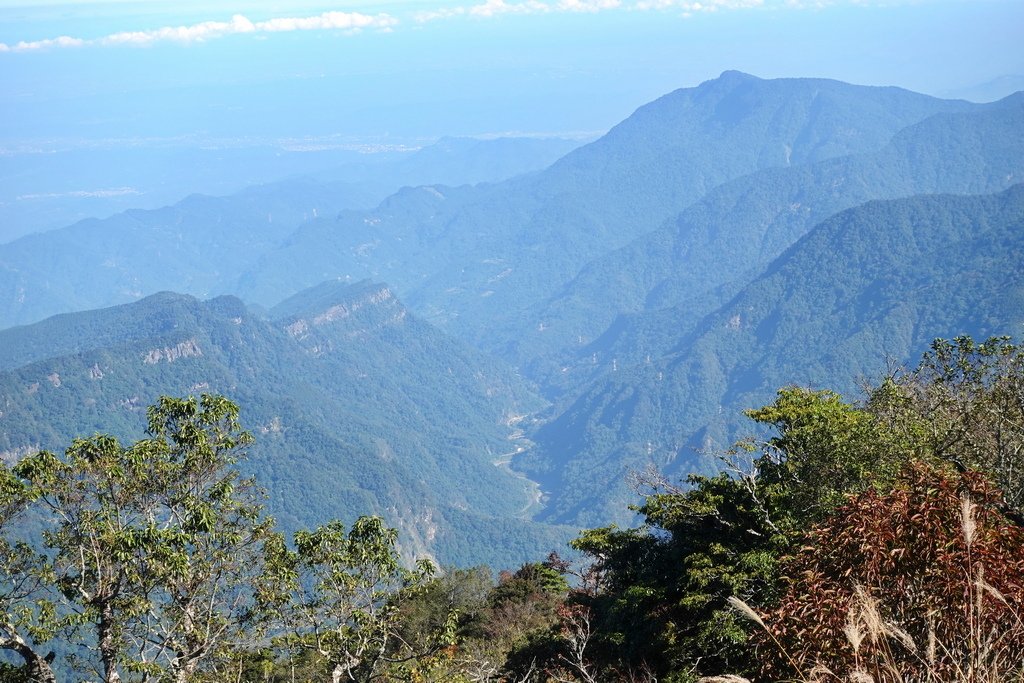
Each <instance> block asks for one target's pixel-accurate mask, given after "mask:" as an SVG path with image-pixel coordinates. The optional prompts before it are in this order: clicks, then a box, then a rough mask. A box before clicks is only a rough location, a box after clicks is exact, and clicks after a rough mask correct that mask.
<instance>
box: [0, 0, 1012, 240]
mask: <svg viewBox="0 0 1024 683" xmlns="http://www.w3.org/2000/svg"><path fill="white" fill-rule="evenodd" d="M1022 26H1024V3H1020V2H1015V1H1013V0H984V1H978V0H971V1H969V2H965V1H963V0H918V1H909V0H908V1H900V0H897V1H895V2H888V3H882V2H867V1H863V0H834V1H818V0H808V1H804V0H706V1H704V2H698V1H696V0H480V1H479V2H477V1H476V0H469V1H468V2H466V3H462V2H459V1H458V0H430V1H425V2H424V1H418V0H414V1H405V2H402V1H397V2H393V1H388V0H368V1H367V2H361V3H357V2H353V1H351V0H343V1H341V2H333V3H325V2H315V1H305V0H303V1H302V2H287V3H285V2H278V1H276V0H248V1H245V2H231V3H227V2H213V3H210V2H205V3H200V2H195V1H193V0H186V1H184V2H175V3H171V2H166V1H163V0H157V1H155V2H132V1H129V0H106V1H101V2H95V1H92V2H85V1H83V2H64V3H50V2H45V1H32V0H29V1H25V0H22V1H20V2H0V81H2V83H3V84H4V87H3V88H2V89H0V108H2V111H3V127H2V129H0V181H2V184H3V189H2V190H0V220H2V221H3V222H4V228H3V229H2V230H0V241H4V240H5V239H11V238H13V236H16V235H18V234H24V233H27V232H32V231H35V230H39V229H48V228H52V227H57V226H59V225H62V224H63V223H62V221H63V220H65V218H64V217H65V216H66V215H67V216H71V215H74V216H78V217H81V216H86V215H108V214H109V213H110V212H112V211H115V210H122V209H124V208H128V207H132V206H140V207H153V206H158V205H161V204H164V203H168V202H171V201H175V200H177V199H179V198H180V197H182V196H184V195H185V194H187V193H191V192H207V193H224V192H227V191H233V190H235V189H238V188H240V187H242V186H244V185H245V184H247V183H253V182H266V181H269V180H274V179H277V178H279V177H284V176H286V175H289V174H291V173H296V172H303V171H304V170H308V169H313V168H317V167H318V166H317V165H318V164H319V165H323V164H325V163H328V162H327V161H325V160H322V159H319V158H315V157H314V155H309V156H308V158H305V157H302V156H301V155H302V153H304V152H317V153H318V154H321V155H323V153H325V152H326V153H331V154H334V153H336V154H337V155H340V156H338V157H337V158H338V159H341V158H343V155H344V154H353V153H355V152H372V151H379V150H396V149H397V150H402V149H414V148H417V147H419V146H422V145H425V144H429V143H430V142H432V141H434V140H436V139H438V138H439V137H442V136H476V137H494V136H504V135H526V136H563V137H575V138H581V139H582V138H588V137H595V136H597V135H600V134H601V133H603V132H604V131H607V130H608V129H609V128H610V127H612V126H614V125H615V124H617V123H618V122H620V121H621V120H623V119H624V118H626V117H627V116H629V115H630V114H631V113H632V112H633V111H634V110H635V109H636V108H637V107H639V106H642V105H643V104H645V103H647V102H649V101H651V100H653V99H656V98H657V97H660V96H662V95H664V94H666V93H668V92H671V91H673V90H675V89H678V88H683V87H692V86H696V85H698V84H699V83H701V82H703V81H706V80H708V79H712V78H715V77H717V76H718V75H719V74H720V73H722V72H723V71H726V70H732V69H735V70H740V71H744V72H747V73H750V74H753V75H755V76H758V77H761V78H777V77H822V78H833V79H838V80H843V81H847V82H851V83H857V84H864V85H895V86H900V87H904V88H908V89H911V90H915V91H918V92H923V93H928V94H934V95H939V96H947V97H949V96H952V97H972V98H974V99H979V100H980V99H995V98H998V97H1000V96H1002V95H1005V94H1007V93H1008V92H1011V91H1013V90H1016V89H1020V88H1021V87H1024V76H1022V74H1024V47H1022V45H1024V40H1021V37H1022V36H1021V35H1020V34H1021V33H1022V31H1021V27H1022ZM232 150H235V151H232ZM237 150H263V151H260V152H258V154H259V155H260V156H261V159H262V161H261V164H262V165H261V166H260V168H259V170H258V171H257V169H256V168H255V166H253V165H252V164H251V163H250V161H249V160H248V158H251V156H252V155H251V154H249V157H247V159H246V160H243V159H241V157H240V158H239V159H237V160H234V161H232V159H233V158H234V156H238V152H237ZM97 152H103V154H97ZM278 153H288V154H291V155H292V158H291V159H290V160H289V163H287V164H284V163H282V166H281V169H280V171H281V173H280V174H277V175H275V173H276V170H275V168H274V163H273V162H274V155H275V154H278ZM247 154H248V153H247ZM218 155H219V156H218ZM213 157H218V158H217V159H214V158H213ZM264 166H265V168H264ZM236 168H237V169H238V170H237V173H236V172H235V171H234V170H233V169H236ZM53 201H61V202H74V203H75V206H74V207H73V208H74V211H73V212H72V213H70V214H67V213H59V212H58V213H52V212H51V207H49V205H47V204H46V202H51V203H52V202H53Z"/></svg>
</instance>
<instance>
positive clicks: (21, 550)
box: [0, 465, 57, 683]
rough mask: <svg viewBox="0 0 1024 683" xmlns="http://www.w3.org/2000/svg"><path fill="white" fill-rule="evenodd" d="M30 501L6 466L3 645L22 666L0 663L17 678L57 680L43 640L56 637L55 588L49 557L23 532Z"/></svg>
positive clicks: (0, 477)
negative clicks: (51, 589)
mask: <svg viewBox="0 0 1024 683" xmlns="http://www.w3.org/2000/svg"><path fill="white" fill-rule="evenodd" d="M27 504H28V496H27V495H26V490H25V486H24V485H23V483H22V482H21V481H20V480H19V479H18V478H17V477H16V476H15V475H14V473H13V472H11V470H10V469H8V468H7V467H6V466H2V465H0V615H2V619H0V649H5V650H11V651H12V652H14V653H15V654H17V655H18V656H19V657H21V658H22V660H23V661H24V665H23V666H22V667H20V668H19V667H13V666H10V665H0V666H2V667H4V668H0V679H2V680H5V681H6V680H10V681H16V682H17V683H22V682H23V681H24V682H25V683H55V682H56V677H55V676H54V673H53V670H52V669H51V668H50V658H51V656H52V655H44V654H42V652H41V650H40V649H39V644H40V643H45V642H46V641H48V640H50V639H51V638H52V637H53V636H54V633H55V628H56V626H57V622H56V619H55V615H54V603H53V601H52V600H51V599H50V598H51V597H52V596H51V595H50V593H49V590H48V589H49V587H50V586H51V585H52V577H51V575H50V573H49V571H48V565H47V558H46V557H45V556H44V555H41V554H40V553H39V552H37V551H36V550H35V549H34V548H33V547H32V546H31V545H30V544H29V543H27V542H26V541H25V540H24V539H23V538H19V537H18V536H17V532H18V531H21V530H23V529H24V527H25V523H26V515H25V508H26V506H27Z"/></svg>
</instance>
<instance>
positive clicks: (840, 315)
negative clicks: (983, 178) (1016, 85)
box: [517, 185, 1024, 524]
mask: <svg viewBox="0 0 1024 683" xmlns="http://www.w3.org/2000/svg"><path fill="white" fill-rule="evenodd" d="M1022 258H1024V185H1015V186H1013V187H1011V188H1010V189H1008V190H1006V191H1004V192H1002V193H999V194H995V195H980V196H979V195H974V196H954V195H921V196H915V197H910V198H904V199H896V200H889V201H872V202H868V203H866V204H863V205H861V206H858V207H856V208H853V209H849V210H846V211H843V212H840V213H838V214H836V215H835V216H833V217H831V218H829V219H828V220H826V221H824V222H822V223H820V224H819V225H817V226H816V227H815V228H814V229H813V230H811V231H810V232H809V233H808V234H807V235H806V236H805V237H803V238H801V239H800V240H799V241H798V242H797V243H796V244H795V245H793V246H792V247H791V248H789V249H787V250H786V251H785V252H784V253H783V254H782V255H781V256H780V257H779V258H778V259H776V260H775V261H774V262H773V263H772V264H771V265H770V266H769V267H768V268H767V269H766V270H765V271H764V272H763V273H762V274H761V275H760V276H758V277H757V278H755V279H754V280H752V281H751V282H750V283H749V284H747V285H746V286H745V287H743V288H742V289H741V290H740V291H739V293H738V294H737V295H736V296H735V297H733V298H732V299H731V300H730V301H729V302H728V303H727V304H726V305H724V306H722V307H721V308H719V309H718V310H717V311H715V312H713V313H711V314H710V315H708V316H706V317H705V318H704V319H703V320H701V321H700V322H699V324H698V325H697V326H696V327H695V328H694V330H693V331H692V332H689V333H687V332H684V333H682V334H679V335H677V336H676V337H675V343H674V344H673V346H672V348H671V349H670V350H669V352H667V353H665V354H664V355H662V356H660V357H654V358H653V359H651V360H650V361H649V362H641V363H638V364H636V365H628V366H627V365H623V366H622V367H621V368H619V369H618V370H617V371H615V372H609V373H607V374H606V375H605V376H603V377H601V378H599V379H597V380H595V381H594V382H593V383H592V384H591V385H590V386H588V387H587V389H586V390H585V391H583V392H580V394H579V395H578V396H577V397H576V398H575V401H574V402H573V403H572V405H570V406H569V407H568V408H567V409H565V410H564V411H562V412H561V413H560V414H558V415H557V416H555V417H554V419H552V420H550V421H549V422H547V423H545V424H543V425H541V426H540V427H539V428H538V429H537V430H536V433H535V434H533V435H532V437H533V439H534V440H535V441H536V443H537V449H535V450H534V451H532V452H531V453H530V454H528V455H527V456H526V457H524V458H522V459H520V460H519V461H518V463H517V464H518V465H519V466H520V467H522V468H523V469H524V471H525V472H527V473H528V474H529V475H530V476H532V477H533V478H535V479H538V480H539V481H540V482H541V484H542V486H543V487H544V488H545V490H546V491H548V492H549V493H550V496H551V498H550V502H549V506H548V508H547V509H546V510H545V512H544V514H543V516H542V518H543V519H546V520H550V521H558V522H567V521H570V520H571V521H573V522H575V523H581V524H595V523H607V520H609V519H614V518H615V517H616V516H617V515H619V516H620V515H621V513H622V509H623V508H622V504H623V502H624V501H626V500H628V499H630V495H629V491H628V490H627V488H626V485H625V479H626V474H627V473H628V472H629V471H630V470H642V469H643V468H644V467H646V466H648V465H650V464H653V465H655V466H657V467H658V468H660V469H661V470H663V471H666V472H668V473H670V474H672V473H674V474H676V475H685V474H686V473H687V472H690V471H709V470H712V469H715V468H716V467H717V463H716V462H715V460H714V457H713V455H714V453H720V452H722V451H723V450H724V449H725V447H727V446H728V445H729V443H730V442H731V441H732V440H733V439H735V438H737V437H738V436H739V435H741V434H742V433H743V431H744V430H745V429H748V427H746V426H743V425H742V424H740V423H739V421H738V420H737V418H738V416H739V415H740V414H741V411H742V410H743V409H747V408H752V407H757V406H759V405H763V404H764V403H767V402H769V401H770V400H771V397H772V394H773V392H774V391H775V390H776V389H777V388H778V387H781V386H784V385H787V384H800V385H807V386H812V387H830V388H835V389H838V390H840V391H844V392H846V393H847V394H848V395H850V396H854V397H855V396H856V389H857V387H856V384H855V382H856V378H858V377H872V376H874V375H877V374H878V373H879V372H881V371H883V370H884V369H885V364H886V362H887V361H898V362H909V361H910V360H912V359H913V358H915V357H917V356H918V355H919V354H920V353H921V352H923V351H924V350H925V349H926V348H927V346H928V344H929V343H930V342H931V341H932V340H933V339H934V338H936V337H951V336H955V335H959V334H970V335H973V336H975V337H976V338H984V337H987V336H989V335H996V334H1012V335H1017V336H1019V335H1021V334H1022V333H1024V271H1022V270H1021V268H1020V264H1021V262H1022ZM566 454H570V455H569V456H568V457H566ZM596 491H602V492H603V494H602V495H601V496H596V495H595V492H596Z"/></svg>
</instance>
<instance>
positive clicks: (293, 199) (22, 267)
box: [0, 138, 578, 327]
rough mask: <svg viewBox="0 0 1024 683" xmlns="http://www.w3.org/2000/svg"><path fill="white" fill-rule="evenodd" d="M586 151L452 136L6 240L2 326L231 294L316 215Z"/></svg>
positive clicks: (547, 142)
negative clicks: (415, 187) (316, 174)
mask: <svg viewBox="0 0 1024 683" xmlns="http://www.w3.org/2000/svg"><path fill="white" fill-rule="evenodd" d="M577 145H578V142H576V141H573V140H560V139H530V138H513V139H495V140H472V139H460V138H446V139H443V140H441V141H439V142H437V143H436V144H434V145H431V146H428V147H425V148H423V149H421V150H419V151H417V152H413V153H405V154H403V155H399V156H396V155H394V154H391V155H381V158H378V159H366V160H364V161H362V162H359V163H349V164H346V165H343V166H339V167H337V168H334V169H332V170H330V171H328V172H324V173H323V174H321V175H322V176H324V177H325V178H326V180H316V179H313V178H309V177H296V178H292V179H289V180H284V181H279V182H274V183H268V184H264V185H258V186H253V187H249V188H247V189H245V190H242V191H240V192H236V193H235V194H232V195H228V196H224V197H211V196H205V195H192V196H189V197H187V198H186V199H184V200H182V201H180V202H177V203H176V204H173V205H171V206H165V207H163V208H158V209H148V210H140V209H132V210H128V211H124V212H122V213H119V214H116V215H114V216H111V217H109V218H106V219H102V220H100V219H95V218H92V219H87V220H83V221H80V222H78V223H75V224H74V225H70V226H67V227H64V228H61V229H59V230H52V231H49V232H45V233H39V234H33V235H29V236H26V237H23V238H21V239H17V240H15V241H13V242H10V243H8V244H0V327H8V326H10V325H15V324H25V323H29V322H34V321H37V320H40V319H41V318H43V317H46V316H49V315H53V314H55V313H62V312H69V311H76V310H86V309H91V308H95V307H98V306H108V305H111V304H116V303H126V302H129V301H134V300H136V299H138V298H140V297H142V296H146V295H148V294H152V293H154V292H157V291H160V290H164V289H173V290H175V291H181V292H184V293H188V294H192V295H195V296H199V297H208V296H213V295H216V294H226V293H232V292H233V291H234V282H235V281H236V280H237V279H238V277H239V276H240V275H241V273H243V272H245V271H246V270H247V269H249V268H251V267H252V265H253V264H254V263H255V262H256V261H257V260H258V259H259V258H260V257H262V256H263V255H264V254H266V253H267V252H270V251H272V250H274V249H276V248H277V247H278V246H279V245H280V244H281V243H282V242H283V241H284V240H285V239H286V238H287V237H288V236H289V235H290V234H291V233H292V232H293V231H294V230H295V229H296V227H297V226H299V225H300V224H302V223H303V222H305V221H307V220H310V219H313V218H315V217H316V216H318V215H323V216H332V217H333V216H334V215H336V214H337V213H338V212H339V211H341V210H342V209H348V210H352V209H366V208H369V207H372V206H374V205H376V204H377V203H379V202H380V201H381V200H382V199H383V198H385V197H386V196H388V195H389V194H391V193H392V192H394V191H395V190H397V189H399V188H400V187H401V186H402V185H407V184H419V183H424V182H429V181H433V182H439V181H440V182H456V183H459V182H461V183H466V182H479V181H482V180H500V179H502V178H504V177H506V175H504V174H509V175H517V174H520V173H525V172H527V171H530V170H534V169H537V168H540V167H543V166H544V165H546V164H548V163H550V162H551V161H553V160H554V159H556V158H557V157H559V156H561V154H563V153H564V152H566V151H568V150H570V149H572V148H573V147H575V146H577ZM367 156H369V155H367ZM282 172H283V171H282ZM309 284H310V285H312V284H315V282H310V283H309ZM297 289H298V288H290V289H289V290H288V291H289V292H294V291H296V290H297ZM276 299H277V297H274V298H273V299H272V300H268V301H265V302H264V303H266V304H268V305H269V304H271V303H274V302H275V301H276Z"/></svg>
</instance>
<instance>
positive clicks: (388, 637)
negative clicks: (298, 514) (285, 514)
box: [283, 517, 445, 683]
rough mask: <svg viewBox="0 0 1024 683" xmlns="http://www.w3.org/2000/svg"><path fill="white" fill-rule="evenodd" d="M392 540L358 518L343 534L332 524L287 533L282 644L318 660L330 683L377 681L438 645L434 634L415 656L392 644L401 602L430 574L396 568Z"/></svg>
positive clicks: (376, 522)
mask: <svg viewBox="0 0 1024 683" xmlns="http://www.w3.org/2000/svg"><path fill="white" fill-rule="evenodd" d="M396 539H397V532H396V531H395V530H394V529H389V528H387V527H385V526H384V524H383V522H382V521H381V519H380V518H379V517H360V518H359V519H357V520H356V522H355V523H354V524H353V525H352V527H351V529H349V530H347V531H346V529H345V525H344V524H342V523H341V522H339V521H332V522H330V523H328V524H325V525H323V526H321V527H318V528H316V529H315V530H313V531H300V532H298V533H296V534H295V551H294V552H293V553H292V554H291V556H290V560H289V561H288V562H289V563H290V565H291V566H292V567H293V568H294V574H293V582H292V590H293V596H292V602H291V605H290V607H289V608H288V609H289V612H290V618H289V622H290V627H289V630H290V631H291V634H290V635H288V636H287V637H285V638H284V639H283V640H284V643H285V644H287V645H288V646H290V647H291V648H292V649H293V650H295V651H298V652H302V651H312V652H313V653H315V654H316V655H317V656H318V657H320V658H321V659H322V661H323V662H324V664H325V665H326V668H327V670H328V672H329V675H330V677H331V680H332V681H333V682H334V683H340V682H341V681H343V680H348V681H360V682H367V681H371V680H375V679H378V678H381V677H385V676H387V675H389V673H393V672H391V671H390V670H391V669H392V668H393V667H396V666H399V667H400V666H401V665H403V664H406V663H408V662H414V661H415V660H417V659H419V658H421V657H424V656H426V655H428V654H430V653H431V652H433V651H434V650H435V649H436V648H437V647H440V645H441V644H443V643H444V642H445V638H444V637H443V636H444V634H439V638H438V639H437V640H436V641H435V642H433V643H430V644H428V645H427V647H426V649H425V650H416V649H412V648H410V647H408V646H407V644H406V643H405V642H404V641H402V640H401V638H400V633H401V605H402V601H403V599H405V598H406V597H409V596H412V595H415V594H416V593H418V592H419V591H420V590H422V588H423V587H424V585H425V584H426V582H427V581H428V580H429V579H430V577H431V576H432V575H433V573H434V567H433V565H432V564H431V563H430V562H429V561H428V560H422V561H420V562H419V563H418V564H417V566H416V567H415V568H413V569H407V568H406V567H403V566H402V563H401V561H400V558H399V556H398V553H397V551H396V550H395V541H396ZM397 680H401V677H400V676H399V678H398V679H397Z"/></svg>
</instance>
